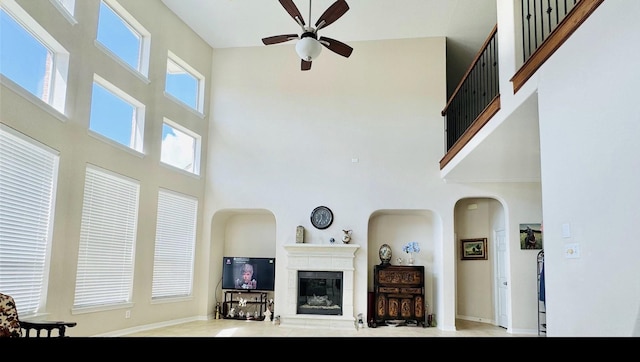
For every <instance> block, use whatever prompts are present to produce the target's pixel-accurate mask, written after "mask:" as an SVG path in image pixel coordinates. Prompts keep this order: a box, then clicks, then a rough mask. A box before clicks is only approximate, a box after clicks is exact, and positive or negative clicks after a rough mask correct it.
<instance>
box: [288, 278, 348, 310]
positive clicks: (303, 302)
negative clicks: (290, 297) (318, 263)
mask: <svg viewBox="0 0 640 362" xmlns="http://www.w3.org/2000/svg"><path fill="white" fill-rule="evenodd" d="M297 313H298V314H321V315H342V272H341V271H305V270H299V271H298V308H297Z"/></svg>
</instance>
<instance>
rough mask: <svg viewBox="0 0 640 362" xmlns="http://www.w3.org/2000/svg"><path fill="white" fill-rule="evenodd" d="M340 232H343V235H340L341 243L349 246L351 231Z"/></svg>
mask: <svg viewBox="0 0 640 362" xmlns="http://www.w3.org/2000/svg"><path fill="white" fill-rule="evenodd" d="M342 232H344V235H342V242H343V243H345V244H349V242H350V241H351V230H342Z"/></svg>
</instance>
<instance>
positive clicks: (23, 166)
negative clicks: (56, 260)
mask: <svg viewBox="0 0 640 362" xmlns="http://www.w3.org/2000/svg"><path fill="white" fill-rule="evenodd" d="M58 159H59V156H58V152H57V151H54V150H52V149H50V148H48V147H47V146H45V145H42V144H40V143H38V142H36V141H34V140H33V139H31V138H29V137H27V136H25V135H23V134H21V133H19V132H17V131H15V130H13V129H12V128H9V127H7V126H5V125H3V124H0V170H2V171H1V172H0V291H2V293H5V294H8V295H11V296H12V297H13V299H14V300H15V301H16V305H17V306H18V309H19V310H20V316H21V317H24V316H27V315H31V314H35V313H37V312H39V311H41V310H42V307H43V306H44V302H45V301H44V300H43V296H44V295H45V293H44V291H45V290H46V280H47V279H48V278H47V276H48V270H49V250H50V249H51V235H52V225H53V205H54V201H55V191H56V180H57V176H58Z"/></svg>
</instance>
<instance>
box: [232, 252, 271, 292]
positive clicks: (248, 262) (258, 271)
mask: <svg viewBox="0 0 640 362" xmlns="http://www.w3.org/2000/svg"><path fill="white" fill-rule="evenodd" d="M275 279H276V258H250V257H232V256H225V257H224V258H223V259H222V289H235V290H246V291H251V290H255V291H273V290H274V285H275Z"/></svg>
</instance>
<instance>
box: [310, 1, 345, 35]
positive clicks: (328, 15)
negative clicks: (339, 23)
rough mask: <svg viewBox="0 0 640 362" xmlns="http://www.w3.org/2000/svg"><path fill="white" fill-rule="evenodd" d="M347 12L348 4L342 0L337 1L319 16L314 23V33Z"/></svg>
mask: <svg viewBox="0 0 640 362" xmlns="http://www.w3.org/2000/svg"><path fill="white" fill-rule="evenodd" d="M347 10H349V4H347V2H346V1H344V0H338V1H336V2H334V3H333V4H332V5H331V6H329V8H327V10H325V11H324V13H322V15H320V17H319V18H318V21H317V22H316V31H317V30H320V29H321V28H326V27H327V26H329V25H331V24H332V23H333V22H334V21H336V20H338V19H340V17H341V16H342V15H344V13H346V12H347Z"/></svg>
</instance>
